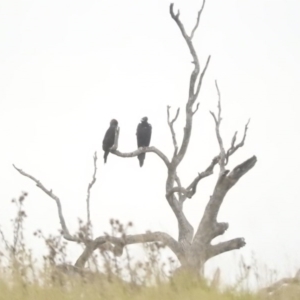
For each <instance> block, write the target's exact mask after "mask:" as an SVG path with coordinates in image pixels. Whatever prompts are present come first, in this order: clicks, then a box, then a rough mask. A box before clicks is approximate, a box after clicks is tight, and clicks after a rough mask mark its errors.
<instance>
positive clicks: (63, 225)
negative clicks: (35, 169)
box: [13, 165, 86, 243]
mask: <svg viewBox="0 0 300 300" xmlns="http://www.w3.org/2000/svg"><path fill="white" fill-rule="evenodd" d="M13 167H14V168H15V169H16V170H17V171H18V172H19V173H20V174H21V175H23V176H25V177H28V178H30V179H31V180H32V181H34V182H35V183H36V185H37V187H38V188H40V189H41V190H42V191H43V192H45V193H46V194H47V195H48V196H49V197H51V198H52V199H53V200H54V201H55V202H56V205H57V211H58V216H59V220H60V224H61V228H62V231H63V237H64V238H65V239H66V240H68V241H71V242H78V243H80V242H86V241H83V240H81V239H79V238H77V237H74V236H72V235H71V234H70V232H69V230H68V228H67V225H66V222H65V219H64V216H63V212H62V206H61V203H60V200H59V198H58V197H57V196H55V195H54V194H53V192H52V190H47V189H46V188H45V187H44V185H43V184H42V183H41V182H40V181H39V180H37V179H35V178H34V177H33V176H31V175H29V174H27V173H26V172H24V171H22V170H21V169H19V168H17V167H16V166H15V165H13Z"/></svg>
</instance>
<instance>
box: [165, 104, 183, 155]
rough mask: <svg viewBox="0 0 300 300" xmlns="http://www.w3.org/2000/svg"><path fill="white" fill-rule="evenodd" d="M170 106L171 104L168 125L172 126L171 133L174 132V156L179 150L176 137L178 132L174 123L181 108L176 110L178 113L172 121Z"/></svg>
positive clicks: (168, 108) (168, 109)
mask: <svg viewBox="0 0 300 300" xmlns="http://www.w3.org/2000/svg"><path fill="white" fill-rule="evenodd" d="M170 108H171V106H169V105H168V106H167V115H168V125H169V127H170V130H171V134H172V139H173V145H174V155H173V156H174V157H175V156H176V155H177V152H178V144H177V139H176V133H175V130H174V126H173V125H174V123H175V122H176V120H177V118H178V116H179V112H180V108H178V109H177V112H176V115H175V117H174V118H173V120H172V121H170Z"/></svg>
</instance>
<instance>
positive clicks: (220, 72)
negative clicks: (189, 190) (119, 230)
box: [0, 0, 300, 277]
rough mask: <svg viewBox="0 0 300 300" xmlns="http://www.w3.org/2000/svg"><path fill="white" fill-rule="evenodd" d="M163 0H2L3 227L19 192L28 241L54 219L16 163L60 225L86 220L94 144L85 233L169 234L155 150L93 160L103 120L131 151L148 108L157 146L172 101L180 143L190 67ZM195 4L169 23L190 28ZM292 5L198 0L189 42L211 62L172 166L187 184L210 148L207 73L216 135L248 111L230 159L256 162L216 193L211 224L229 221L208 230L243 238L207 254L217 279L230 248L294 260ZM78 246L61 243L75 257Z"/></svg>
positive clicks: (237, 126) (192, 205) (205, 189)
mask: <svg viewBox="0 0 300 300" xmlns="http://www.w3.org/2000/svg"><path fill="white" fill-rule="evenodd" d="M168 6H169V2H168V1H162V0H151V1H150V0H147V1H138V0H109V1H108V0H86V1H82V0H81V1H79V0H52V1H40V0H39V1H38V0H27V1H21V0H10V1H7V0H0V136H1V147H0V157H1V159H0V182H1V208H2V209H1V210H0V223H1V224H2V226H3V228H4V229H5V230H6V231H8V230H9V226H10V225H9V224H10V223H9V222H10V221H9V220H10V218H11V217H12V216H13V209H12V206H11V204H10V200H11V198H13V197H17V196H19V194H20V192H21V191H27V192H28V193H29V197H28V200H27V201H26V206H27V213H28V215H29V218H28V220H27V221H26V230H27V233H28V236H27V238H28V243H29V244H30V245H31V246H32V247H33V248H34V249H36V250H37V254H39V253H38V252H39V251H42V246H41V242H39V241H37V240H36V239H34V238H33V237H32V232H33V231H34V230H35V229H37V228H40V229H42V230H43V231H44V232H45V233H49V232H52V233H53V232H55V231H56V230H57V228H59V221H58V217H57V211H56V206H55V203H54V201H53V200H51V199H50V198H49V197H48V196H47V195H46V194H44V193H43V192H42V191H41V190H39V189H38V188H37V187H36V186H35V185H34V184H33V182H32V181H30V180H29V179H27V178H25V177H22V176H21V175H19V174H18V173H17V172H16V171H15V170H14V169H13V168H12V163H14V164H16V165H17V166H18V167H19V168H22V169H23V170H25V171H26V172H28V173H30V174H32V175H33V176H35V177H37V178H38V179H39V180H41V181H42V182H43V183H44V185H45V186H46V187H47V188H51V189H53V191H54V193H55V194H56V195H58V196H59V197H60V199H61V202H62V205H63V209H64V214H65V218H66V221H67V223H68V226H69V229H70V231H75V230H76V228H77V217H81V218H83V219H85V216H86V215H85V198H86V189H87V184H88V182H89V181H90V180H91V176H92V171H93V161H92V156H93V153H94V152H95V151H98V157H99V160H98V175H97V183H96V186H95V187H94V189H93V190H92V200H91V201H92V203H91V207H92V217H93V222H94V227H95V234H96V235H100V234H102V233H103V231H108V230H109V225H108V220H109V219H110V218H112V217H113V218H118V219H120V220H121V221H124V222H127V221H133V222H134V224H135V229H134V232H143V231H144V230H147V229H151V230H153V231H155V230H160V231H166V232H168V233H169V234H171V235H172V236H174V237H177V224H176V220H175V218H174V216H173V214H172V212H171V209H170V208H169V206H168V204H167V202H166V200H165V197H164V194H165V192H164V186H165V179H166V175H167V174H166V169H165V167H164V164H163V163H162V161H161V160H160V159H159V158H158V157H156V156H155V155H154V154H147V156H146V161H145V164H144V167H143V168H140V167H139V165H138V160H137V158H131V159H122V158H119V157H116V156H113V155H109V157H108V163H107V164H106V165H104V164H103V159H102V156H103V153H102V148H101V147H102V139H103V135H104V133H105V131H106V129H107V128H108V125H109V122H110V120H111V119H112V118H116V119H117V120H118V121H119V125H120V127H121V135H120V140H119V150H121V151H124V152H126V151H133V150H135V149H136V136H135V130H136V126H137V124H138V122H139V120H140V119H141V118H142V117H143V116H148V118H149V122H150V123H151V124H152V126H153V135H152V141H151V144H152V145H153V146H156V147H158V148H159V149H161V150H162V151H163V152H164V153H166V154H167V155H168V156H170V155H171V154H172V149H173V148H172V140H171V136H170V133H169V129H168V127H167V123H166V106H167V105H171V106H172V108H173V111H174V112H175V109H176V108H177V107H181V108H182V113H181V115H180V117H179V119H178V122H177V123H176V130H177V132H178V136H179V139H181V137H182V132H183V126H184V114H183V112H184V107H185V103H186V100H187V93H188V80H189V76H190V72H191V70H192V67H193V65H192V64H191V57H190V53H189V51H188V48H187V46H186V44H185V42H184V40H183V38H182V36H181V34H180V32H179V29H178V27H177V25H176V24H175V23H174V21H173V20H172V19H171V17H170V15H169V8H168ZM200 6H201V1H200V0H199V1H198V0H184V1H183V0H181V1H176V2H175V7H176V8H180V10H181V20H182V21H183V23H184V24H185V26H186V28H187V30H188V31H190V30H191V28H192V26H193V24H194V21H195V18H196V13H197V10H198V9H199V7H200ZM299 12H300V2H299V1H298V0H295V1H288V0H287V1H283V0H282V1H276V0H269V1H267V0H228V1H224V0H207V4H206V7H205V10H204V13H203V15H202V18H201V24H200V28H199V30H198V32H197V34H196V36H195V39H194V44H195V47H196V49H197V51H198V54H199V57H200V59H201V65H202V66H203V65H204V62H205V59H206V57H207V56H208V55H209V54H211V55H212V60H211V63H210V66H209V69H208V72H207V75H206V77H205V79H204V85H203V89H202V91H201V93H200V97H199V101H200V103H201V105H200V109H199V111H198V113H197V114H196V115H195V118H194V128H193V135H192V140H191V143H190V147H189V150H188V152H187V156H186V158H185V160H184V162H183V163H182V165H181V166H180V169H179V172H180V176H181V180H182V182H183V184H188V183H190V181H191V180H193V178H194V177H195V176H196V175H197V172H200V171H202V170H204V169H205V168H206V167H207V166H208V164H209V163H210V161H211V159H212V158H213V157H214V156H215V155H216V154H217V153H218V146H217V141H216V137H215V135H214V124H213V121H212V118H211V116H210V114H209V110H214V109H216V105H217V94H216V90H215V88H214V80H215V79H217V80H218V83H219V87H220V89H221V93H222V99H223V102H222V104H223V118H224V121H223V125H222V126H223V127H222V134H223V138H224V140H225V143H226V145H227V146H228V145H229V143H230V140H231V137H232V134H233V133H234V131H235V130H239V132H240V133H241V132H242V130H243V127H244V124H245V122H246V121H247V120H248V118H251V123H250V129H249V134H248V137H247V141H246V145H245V147H244V148H243V149H241V150H239V152H238V153H237V154H236V155H235V156H234V157H233V159H232V160H231V162H230V165H229V168H233V167H234V166H235V165H236V164H238V163H241V162H242V161H244V160H246V159H248V158H249V157H251V156H252V155H256V156H257V158H258V162H257V164H256V166H255V168H254V169H252V170H251V171H250V172H249V173H248V174H247V175H245V176H244V177H243V178H242V179H241V181H240V182H239V183H238V184H237V185H236V186H235V187H234V188H233V189H232V190H231V191H230V192H229V193H228V195H227V197H226V199H225V202H224V203H223V206H222V208H221V211H220V214H219V221H223V222H229V223H230V227H229V230H228V231H227V232H226V234H225V235H224V236H222V237H220V238H219V239H218V240H227V239H230V238H235V237H244V238H245V239H246V242H247V245H246V247H245V248H243V249H242V250H239V251H235V253H230V254H224V255H222V256H220V257H218V258H215V259H213V260H212V261H211V262H210V263H209V264H208V266H209V267H210V268H215V267H217V266H221V268H222V270H224V271H223V272H224V274H227V277H230V276H234V275H232V269H233V268H234V269H238V268H237V266H236V265H235V264H237V260H238V257H239V255H244V256H245V257H246V259H248V261H249V260H251V253H252V252H254V253H255V255H256V257H257V259H258V260H259V261H260V262H261V263H265V264H266V265H268V266H269V267H271V268H275V269H278V270H280V271H282V272H285V273H288V272H291V273H293V272H294V270H295V269H297V268H299V267H300V258H299V250H300V234H299V228H300V218H299V212H300V204H299V201H300V198H299V163H300V155H299V153H300V145H299V142H298V140H299V129H300V125H299V121H298V119H299V98H300V85H299V79H300V72H299V67H300V39H299V37H300V35H299V34H300V17H299ZM215 180H216V176H212V177H210V178H208V179H206V180H203V182H201V184H200V185H199V188H198V194H197V195H196V196H195V197H193V198H192V199H191V200H188V201H187V203H186V205H185V213H186V215H187V217H188V218H189V220H190V221H191V222H192V224H193V225H194V226H197V224H198V222H199V220H200V217H201V216H202V213H203V209H204V205H205V204H206V203H207V201H208V198H209V195H210V194H211V192H212V187H213V185H214V183H215ZM79 252H80V249H79V248H78V246H75V245H74V246H73V247H70V255H71V257H72V259H73V260H75V259H76V255H77V254H78V253H79Z"/></svg>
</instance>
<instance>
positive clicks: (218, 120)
mask: <svg viewBox="0 0 300 300" xmlns="http://www.w3.org/2000/svg"><path fill="white" fill-rule="evenodd" d="M215 85H216V89H217V92H218V98H219V99H218V117H216V115H215V114H214V113H213V112H210V113H211V115H212V116H213V118H214V121H215V124H216V135H217V139H218V143H219V147H220V160H219V165H220V176H222V175H223V174H224V172H225V159H226V154H225V149H224V145H223V140H222V137H221V133H220V125H221V121H222V118H221V112H222V108H221V93H220V90H219V87H218V83H217V81H215Z"/></svg>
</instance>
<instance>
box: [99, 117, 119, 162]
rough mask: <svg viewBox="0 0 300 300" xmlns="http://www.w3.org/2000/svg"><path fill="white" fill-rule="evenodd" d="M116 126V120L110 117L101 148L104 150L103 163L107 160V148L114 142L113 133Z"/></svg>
mask: <svg viewBox="0 0 300 300" xmlns="http://www.w3.org/2000/svg"><path fill="white" fill-rule="evenodd" d="M117 127H118V121H117V120H115V119H112V120H111V121H110V126H109V128H108V129H107V131H106V133H105V136H104V139H103V142H102V149H103V151H104V156H103V157H104V163H106V161H107V156H108V154H109V149H110V148H111V147H112V146H113V145H114V142H115V134H116V129H117Z"/></svg>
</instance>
